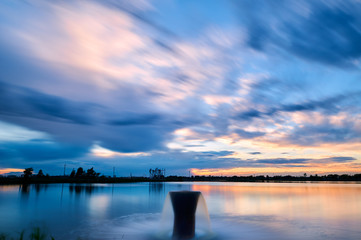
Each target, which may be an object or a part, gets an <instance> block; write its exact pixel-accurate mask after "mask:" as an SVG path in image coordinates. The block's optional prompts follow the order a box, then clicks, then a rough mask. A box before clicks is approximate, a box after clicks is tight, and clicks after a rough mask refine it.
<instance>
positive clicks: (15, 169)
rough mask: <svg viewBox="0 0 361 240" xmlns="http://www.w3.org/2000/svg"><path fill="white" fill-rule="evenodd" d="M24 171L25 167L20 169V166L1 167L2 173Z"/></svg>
mask: <svg viewBox="0 0 361 240" xmlns="http://www.w3.org/2000/svg"><path fill="white" fill-rule="evenodd" d="M23 171H24V169H20V168H1V169H0V174H7V173H11V172H23Z"/></svg>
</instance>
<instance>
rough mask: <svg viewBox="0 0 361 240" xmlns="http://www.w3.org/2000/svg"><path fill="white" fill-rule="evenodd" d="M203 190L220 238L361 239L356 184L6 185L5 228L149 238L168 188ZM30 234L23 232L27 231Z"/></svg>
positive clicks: (60, 235)
mask: <svg viewBox="0 0 361 240" xmlns="http://www.w3.org/2000/svg"><path fill="white" fill-rule="evenodd" d="M179 190H191V191H200V192H202V194H203V196H204V198H205V201H206V204H207V207H208V212H209V215H210V221H211V228H212V231H213V232H214V234H215V235H216V236H217V239H254V240H256V239H277V240H280V239H285V240H286V239H287V240H289V239H300V240H301V239H302V240H305V239H312V240H315V239H328V240H332V239H335V240H336V239H337V240H340V239H360V236H361V184H358V183H340V182H338V183H229V182H225V183H215V182H211V183H210V182H179V183H128V184H39V185H28V186H24V185H1V186H0V233H6V234H8V235H9V236H19V234H18V233H19V232H20V231H21V230H26V234H29V233H30V232H31V230H30V229H32V228H33V227H38V226H39V227H41V229H42V230H43V231H47V232H48V233H49V234H51V235H52V236H53V237H54V238H55V239H56V240H59V239H124V240H126V239H150V238H151V237H152V236H153V235H154V234H155V233H156V232H157V231H158V230H159V229H160V228H161V227H162V226H160V219H161V213H162V209H163V204H164V201H165V199H166V196H167V194H168V192H169V191H179ZM26 234H25V235H26Z"/></svg>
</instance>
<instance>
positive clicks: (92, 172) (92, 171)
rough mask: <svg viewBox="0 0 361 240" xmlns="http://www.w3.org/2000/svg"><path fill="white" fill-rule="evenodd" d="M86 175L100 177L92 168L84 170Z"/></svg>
mask: <svg viewBox="0 0 361 240" xmlns="http://www.w3.org/2000/svg"><path fill="white" fill-rule="evenodd" d="M86 175H87V176H88V177H97V176H99V175H100V173H97V172H95V171H94V168H93V167H92V168H89V169H88V170H86Z"/></svg>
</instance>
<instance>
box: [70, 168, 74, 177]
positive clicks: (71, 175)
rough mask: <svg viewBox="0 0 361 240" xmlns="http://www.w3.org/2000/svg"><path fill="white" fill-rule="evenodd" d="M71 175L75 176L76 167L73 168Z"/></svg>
mask: <svg viewBox="0 0 361 240" xmlns="http://www.w3.org/2000/svg"><path fill="white" fill-rule="evenodd" d="M70 177H75V169H74V168H73V170H72V171H71V173H70Z"/></svg>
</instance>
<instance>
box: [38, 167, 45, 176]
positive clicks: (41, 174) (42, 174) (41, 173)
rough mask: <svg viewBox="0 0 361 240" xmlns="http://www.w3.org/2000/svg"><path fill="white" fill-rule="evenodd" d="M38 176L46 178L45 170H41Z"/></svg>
mask: <svg viewBox="0 0 361 240" xmlns="http://www.w3.org/2000/svg"><path fill="white" fill-rule="evenodd" d="M37 176H38V177H44V173H43V170H41V169H40V170H39V172H38V175H37Z"/></svg>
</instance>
